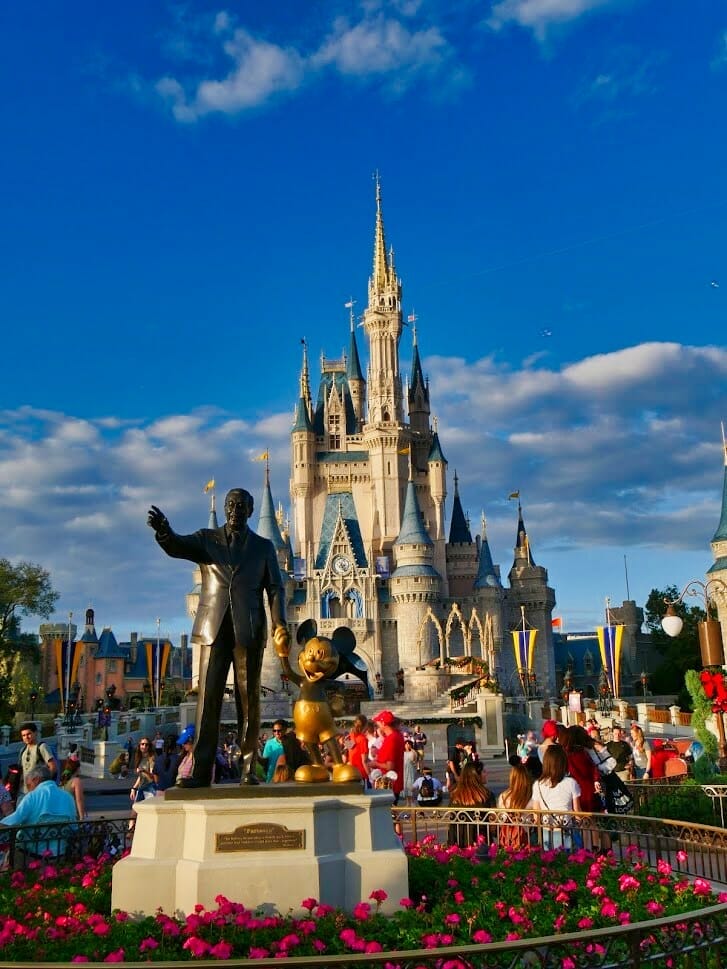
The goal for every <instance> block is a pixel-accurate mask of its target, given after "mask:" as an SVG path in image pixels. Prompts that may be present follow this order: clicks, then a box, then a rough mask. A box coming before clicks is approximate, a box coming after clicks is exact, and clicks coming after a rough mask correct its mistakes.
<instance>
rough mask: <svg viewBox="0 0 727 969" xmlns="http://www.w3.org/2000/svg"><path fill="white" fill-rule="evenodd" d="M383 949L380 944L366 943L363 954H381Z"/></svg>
mask: <svg viewBox="0 0 727 969" xmlns="http://www.w3.org/2000/svg"><path fill="white" fill-rule="evenodd" d="M383 951H384V947H383V946H382V944H381V943H380V942H376V941H372V942H367V943H366V948H365V949H364V952H383Z"/></svg>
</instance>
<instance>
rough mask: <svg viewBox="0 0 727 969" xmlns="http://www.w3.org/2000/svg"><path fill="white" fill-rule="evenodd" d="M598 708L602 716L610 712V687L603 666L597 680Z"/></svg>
mask: <svg viewBox="0 0 727 969" xmlns="http://www.w3.org/2000/svg"><path fill="white" fill-rule="evenodd" d="M598 709H599V710H600V712H601V713H602V714H603V715H604V716H606V714H608V713H610V712H611V688H610V686H609V685H608V676H607V674H606V671H605V669H603V668H601V676H600V677H599V680H598Z"/></svg>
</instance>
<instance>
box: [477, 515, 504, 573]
mask: <svg viewBox="0 0 727 969" xmlns="http://www.w3.org/2000/svg"><path fill="white" fill-rule="evenodd" d="M481 531H482V539H481V541H480V560H479V563H478V567H477V578H476V579H475V589H487V588H492V589H495V588H498V587H499V586H500V584H501V583H500V577H499V576H498V574H497V570H496V569H495V566H494V565H493V562H492V552H491V551H490V543H489V542H488V541H487V522H486V521H485V513H484V512H483V513H482V524H481Z"/></svg>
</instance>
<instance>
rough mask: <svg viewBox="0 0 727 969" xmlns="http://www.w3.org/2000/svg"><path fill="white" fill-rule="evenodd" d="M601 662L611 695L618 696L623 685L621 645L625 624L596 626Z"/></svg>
mask: <svg viewBox="0 0 727 969" xmlns="http://www.w3.org/2000/svg"><path fill="white" fill-rule="evenodd" d="M596 633H597V635H598V648H599V650H600V653H601V664H602V665H603V668H604V670H605V671H606V676H607V677H608V685H609V687H610V688H611V695H612V696H614V697H617V696H618V694H619V688H620V686H621V646H622V640H623V634H624V627H623V626H596Z"/></svg>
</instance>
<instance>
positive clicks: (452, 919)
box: [444, 912, 461, 925]
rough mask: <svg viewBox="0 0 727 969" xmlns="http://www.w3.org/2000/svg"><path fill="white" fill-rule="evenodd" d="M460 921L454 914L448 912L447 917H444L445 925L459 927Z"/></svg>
mask: <svg viewBox="0 0 727 969" xmlns="http://www.w3.org/2000/svg"><path fill="white" fill-rule="evenodd" d="M460 921H461V919H460V917H459V915H457V913H456V912H450V913H449V914H448V915H445V916H444V924H445V925H459V923H460Z"/></svg>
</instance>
